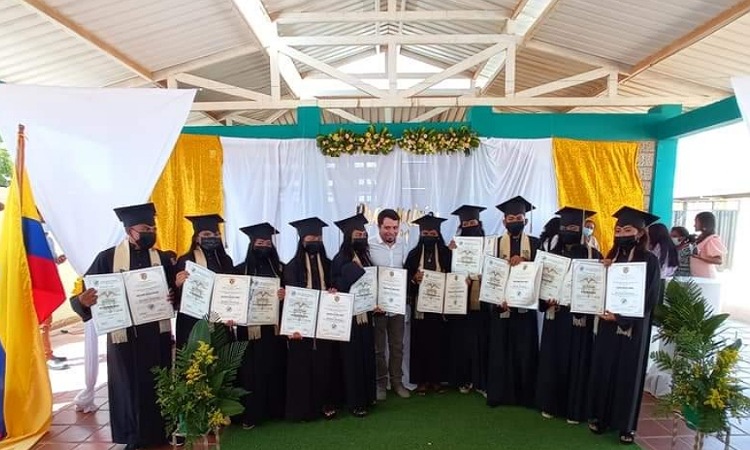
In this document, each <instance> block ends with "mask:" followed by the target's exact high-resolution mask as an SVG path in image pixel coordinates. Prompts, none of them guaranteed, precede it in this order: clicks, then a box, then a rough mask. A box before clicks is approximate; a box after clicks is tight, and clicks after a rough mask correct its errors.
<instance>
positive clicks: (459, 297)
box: [443, 273, 469, 315]
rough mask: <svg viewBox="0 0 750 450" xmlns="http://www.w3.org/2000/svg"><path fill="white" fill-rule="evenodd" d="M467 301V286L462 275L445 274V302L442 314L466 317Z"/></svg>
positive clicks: (464, 276)
mask: <svg viewBox="0 0 750 450" xmlns="http://www.w3.org/2000/svg"><path fill="white" fill-rule="evenodd" d="M468 301H469V285H468V284H467V283H466V275H465V274H463V273H447V274H445V302H444V304H443V314H459V315H466V306H467V302H468Z"/></svg>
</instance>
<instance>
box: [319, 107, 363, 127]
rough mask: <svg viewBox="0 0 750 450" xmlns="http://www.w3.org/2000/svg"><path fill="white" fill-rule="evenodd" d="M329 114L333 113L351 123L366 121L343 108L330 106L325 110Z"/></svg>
mask: <svg viewBox="0 0 750 450" xmlns="http://www.w3.org/2000/svg"><path fill="white" fill-rule="evenodd" d="M327 111H328V112H329V113H331V114H335V115H337V116H339V117H341V118H342V119H346V120H348V121H349V122H351V123H367V121H366V120H365V119H363V118H361V117H359V116H357V115H354V114H352V113H350V112H348V111H344V110H343V109H339V108H331V109H328V110H327Z"/></svg>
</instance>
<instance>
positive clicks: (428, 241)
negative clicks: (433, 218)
mask: <svg viewBox="0 0 750 450" xmlns="http://www.w3.org/2000/svg"><path fill="white" fill-rule="evenodd" d="M437 241H438V238H437V236H422V242H424V243H425V245H435V244H437Z"/></svg>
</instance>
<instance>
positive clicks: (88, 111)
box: [0, 84, 195, 273]
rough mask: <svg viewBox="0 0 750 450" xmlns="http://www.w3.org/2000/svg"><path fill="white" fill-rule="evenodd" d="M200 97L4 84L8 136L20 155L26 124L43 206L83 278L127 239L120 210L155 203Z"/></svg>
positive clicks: (0, 127)
mask: <svg viewBox="0 0 750 450" xmlns="http://www.w3.org/2000/svg"><path fill="white" fill-rule="evenodd" d="M194 96H195V91H194V90H187V89H180V90H177V89H81V88H57V87H39V86H19V85H7V84H5V85H0V136H2V138H3V140H4V141H5V142H6V145H7V147H8V149H9V150H10V151H11V152H12V153H15V145H16V132H17V127H18V124H19V123H21V124H24V125H25V126H26V136H27V140H26V168H27V172H28V174H29V179H30V180H31V186H32V189H33V192H34V197H35V199H36V203H37V206H38V208H39V211H40V212H41V213H42V216H43V217H44V219H45V221H46V222H47V225H48V227H49V228H50V231H51V232H52V234H53V235H54V236H55V238H56V239H57V241H58V243H59V244H60V246H61V247H62V249H63V250H64V252H65V254H66V255H67V257H68V259H69V260H70V262H71V264H72V265H73V268H74V269H75V270H76V272H78V273H83V272H85V271H86V270H87V269H88V267H89V265H90V264H91V262H92V261H93V259H94V257H95V256H96V254H97V253H98V252H100V251H101V250H103V249H105V248H107V247H109V246H112V245H114V244H115V243H116V242H117V241H118V240H120V239H121V238H122V236H123V231H122V225H121V224H120V223H119V222H118V220H117V217H116V216H115V214H114V212H112V209H113V208H115V207H119V206H125V205H131V204H137V203H144V202H146V201H148V198H149V196H150V195H151V191H152V190H153V188H154V185H155V184H156V182H157V180H158V179H159V176H160V175H161V172H162V170H163V169H164V165H165V164H166V162H167V159H168V158H169V155H170V153H171V152H172V148H173V147H174V144H175V141H176V140H177V137H178V135H179V133H180V130H181V129H182V126H183V125H184V123H185V120H186V119H187V115H188V113H189V112H190V106H191V104H192V101H193V97H194Z"/></svg>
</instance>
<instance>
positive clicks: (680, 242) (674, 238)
mask: <svg viewBox="0 0 750 450" xmlns="http://www.w3.org/2000/svg"><path fill="white" fill-rule="evenodd" d="M672 242H674V245H680V244H682V239H680V238H676V237H673V238H672Z"/></svg>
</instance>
